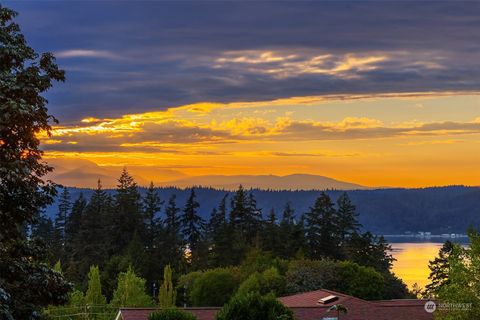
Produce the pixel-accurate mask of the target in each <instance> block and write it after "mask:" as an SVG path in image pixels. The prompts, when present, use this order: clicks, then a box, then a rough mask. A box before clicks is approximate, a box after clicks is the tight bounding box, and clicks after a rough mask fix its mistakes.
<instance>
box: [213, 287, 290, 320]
mask: <svg viewBox="0 0 480 320" xmlns="http://www.w3.org/2000/svg"><path fill="white" fill-rule="evenodd" d="M294 319H295V318H294V316H293V313H292V311H291V310H290V309H288V308H287V307H285V306H284V305H283V304H282V303H281V302H280V301H278V300H277V299H276V298H275V296H274V295H273V294H269V295H266V296H262V295H261V294H259V293H258V292H251V293H248V294H246V295H236V296H235V297H234V298H232V300H230V302H228V303H227V304H226V305H225V306H223V308H222V309H221V310H220V312H219V313H218V314H217V316H216V320H294Z"/></svg>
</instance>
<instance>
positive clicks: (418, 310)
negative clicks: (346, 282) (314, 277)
mask: <svg viewBox="0 0 480 320" xmlns="http://www.w3.org/2000/svg"><path fill="white" fill-rule="evenodd" d="M331 295H334V296H337V297H338V299H337V300H335V301H332V302H329V303H326V304H322V303H319V302H318V300H319V299H322V298H325V297H327V296H331ZM278 299H279V300H280V302H282V303H283V304H284V305H285V306H287V307H289V308H290V309H291V310H292V311H293V312H294V313H295V316H296V317H297V319H298V320H322V319H323V318H324V317H335V316H336V313H335V312H328V309H329V308H330V307H331V306H333V305H335V304H342V305H344V306H345V307H346V308H347V309H348V313H347V314H345V315H343V314H342V315H341V318H340V319H342V320H433V314H432V313H428V312H426V311H425V309H424V305H425V302H426V301H424V300H415V299H398V300H382V301H366V300H362V299H359V298H356V297H352V296H349V295H346V294H343V293H340V292H335V291H331V290H324V289H322V290H316V291H310V292H304V293H299V294H295V295H291V296H286V297H280V298H278ZM157 310H158V309H154V308H143V309H137V308H122V309H120V311H119V314H118V316H117V319H116V320H147V319H148V316H149V314H150V313H152V312H154V311H157ZM183 310H185V311H187V312H190V313H192V314H194V315H195V316H196V317H197V319H198V320H214V319H215V315H216V314H217V312H218V311H219V310H220V308H186V309H183Z"/></svg>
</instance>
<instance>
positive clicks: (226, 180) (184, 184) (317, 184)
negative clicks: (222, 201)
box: [162, 174, 368, 190]
mask: <svg viewBox="0 0 480 320" xmlns="http://www.w3.org/2000/svg"><path fill="white" fill-rule="evenodd" d="M162 185H164V186H176V187H180V188H188V187H191V186H205V187H212V188H216V189H225V190H234V189H237V188H238V186H239V185H242V186H243V187H245V188H257V189H264V190H267V189H270V190H325V189H337V190H356V189H368V187H365V186H362V185H359V184H354V183H349V182H344V181H339V180H335V179H332V178H328V177H323V176H318V175H311V174H291V175H287V176H274V175H260V176H251V175H235V176H221V175H207V176H197V177H187V178H184V179H178V180H174V181H170V182H164V183H162Z"/></svg>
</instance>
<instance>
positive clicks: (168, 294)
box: [158, 265, 177, 308]
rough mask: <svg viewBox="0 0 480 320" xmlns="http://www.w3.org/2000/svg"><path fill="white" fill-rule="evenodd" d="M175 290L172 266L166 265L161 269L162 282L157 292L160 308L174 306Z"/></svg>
mask: <svg viewBox="0 0 480 320" xmlns="http://www.w3.org/2000/svg"><path fill="white" fill-rule="evenodd" d="M176 296H177V292H176V290H175V288H174V287H173V283H172V268H170V265H166V266H165V269H164V271H163V283H162V286H161V287H160V291H159V293H158V304H159V306H160V308H171V307H174V306H175V302H176Z"/></svg>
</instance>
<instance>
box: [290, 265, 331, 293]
mask: <svg viewBox="0 0 480 320" xmlns="http://www.w3.org/2000/svg"><path fill="white" fill-rule="evenodd" d="M286 282H287V285H286V291H287V293H289V294H294V293H297V292H306V291H312V290H318V289H321V288H329V289H333V288H336V287H338V283H339V282H340V278H339V274H338V272H337V264H336V263H335V262H334V261H333V260H329V259H323V260H307V259H302V260H292V261H290V263H289V265H288V271H287V273H286Z"/></svg>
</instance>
